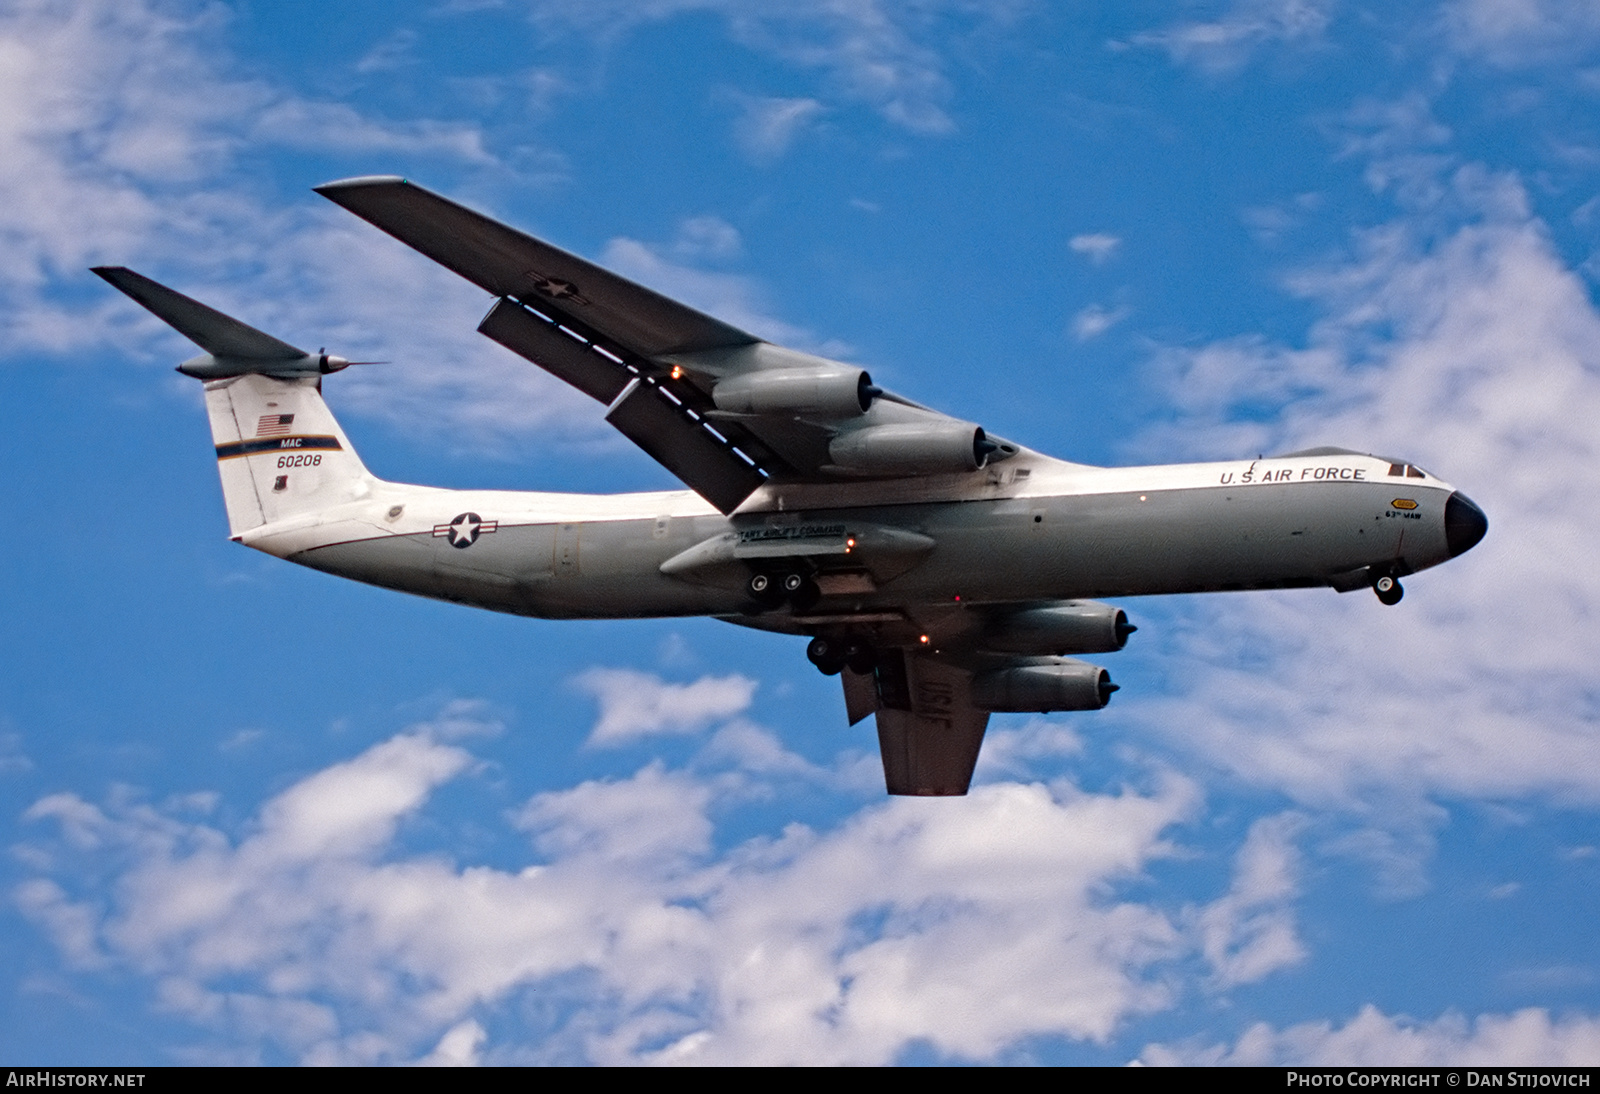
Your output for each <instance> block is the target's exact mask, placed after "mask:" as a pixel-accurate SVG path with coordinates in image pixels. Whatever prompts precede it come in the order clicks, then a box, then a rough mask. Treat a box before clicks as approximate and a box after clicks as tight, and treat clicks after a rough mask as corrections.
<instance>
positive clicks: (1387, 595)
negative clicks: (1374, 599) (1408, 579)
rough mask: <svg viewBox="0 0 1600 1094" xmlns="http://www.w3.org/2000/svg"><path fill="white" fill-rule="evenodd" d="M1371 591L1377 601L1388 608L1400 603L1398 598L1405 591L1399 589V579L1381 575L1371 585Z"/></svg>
mask: <svg viewBox="0 0 1600 1094" xmlns="http://www.w3.org/2000/svg"><path fill="white" fill-rule="evenodd" d="M1372 591H1373V592H1375V593H1377V594H1378V599H1379V600H1381V601H1383V602H1384V603H1385V604H1388V605H1389V606H1390V607H1393V606H1394V605H1396V604H1398V603H1400V598H1401V597H1402V596H1405V595H1406V591H1405V590H1404V589H1402V588H1401V587H1400V580H1399V578H1397V577H1395V576H1394V575H1393V574H1383V575H1382V576H1380V577H1379V578H1378V579H1377V580H1375V581H1373V583H1372Z"/></svg>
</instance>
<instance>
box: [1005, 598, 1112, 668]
mask: <svg viewBox="0 0 1600 1094" xmlns="http://www.w3.org/2000/svg"><path fill="white" fill-rule="evenodd" d="M1138 629H1139V628H1138V627H1135V626H1134V625H1133V624H1132V623H1129V622H1128V613H1127V612H1124V611H1123V610H1122V609H1121V608H1114V607H1112V606H1111V605H1110V604H1098V603H1096V602H1095V601H1093V600H1068V601H1066V602H1064V603H1061V604H1053V605H1050V606H1048V607H1043V608H1024V609H1023V610H1021V611H1018V612H1011V613H1009V614H1007V615H1003V616H999V617H998V618H996V619H994V620H993V621H992V622H991V623H990V624H989V626H988V627H987V628H986V629H985V630H984V632H983V637H982V643H983V648H984V649H988V650H994V651H996V652H997V653H1024V654H1031V655H1035V656H1039V655H1044V654H1052V655H1056V656H1060V655H1061V654H1067V653H1114V652H1116V651H1117V650H1120V649H1121V648H1122V647H1123V646H1126V645H1127V644H1128V635H1130V634H1132V633H1133V632H1134V631H1136V630H1138Z"/></svg>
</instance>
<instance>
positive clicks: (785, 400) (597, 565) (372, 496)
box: [95, 177, 1487, 794]
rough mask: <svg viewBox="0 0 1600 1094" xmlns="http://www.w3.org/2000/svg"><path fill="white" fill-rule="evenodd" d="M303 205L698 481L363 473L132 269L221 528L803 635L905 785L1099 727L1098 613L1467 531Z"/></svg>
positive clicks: (507, 249)
mask: <svg viewBox="0 0 1600 1094" xmlns="http://www.w3.org/2000/svg"><path fill="white" fill-rule="evenodd" d="M318 192H319V193H321V194H322V195H323V196H325V197H327V198H330V199H331V200H333V201H335V202H337V203H338V204H339V205H342V206H344V207H345V208H346V209H348V210H350V211H351V212H353V213H355V214H356V215H357V216H359V217H362V218H363V219H365V220H367V221H369V222H371V223H372V224H374V225H376V226H377V227H379V228H381V229H382V230H383V231H385V232H388V233H389V234H390V235H392V236H394V237H396V238H397V239H399V240H401V241H402V242H404V243H406V244H408V245H410V246H411V247H414V248H416V249H417V250H419V251H421V252H422V253H423V254H425V255H427V256H428V257H429V258H432V259H434V260H435V261H437V262H439V263H441V264H443V265H444V266H446V267H448V268H449V269H451V270H454V271H455V272H456V273H458V274H460V275H461V276H463V277H465V278H467V279H468V280H469V281H471V282H473V283H474V284H476V285H479V286H481V287H482V288H483V289H485V290H487V291H488V292H489V293H490V294H491V295H492V296H493V297H494V298H495V301H494V304H493V306H492V307H490V309H489V312H488V314H487V315H486V316H485V317H484V319H483V322H482V323H481V324H479V327H478V330H479V331H481V332H482V333H483V334H486V335H488V337H490V338H491V339H493V340H494V341H496V342H498V343H500V344H501V345H503V346H505V347H506V348H508V349H510V350H511V351H513V352H514V353H517V354H520V355H522V356H523V357H525V358H527V359H528V360H529V361H531V362H533V363H534V364H536V365H539V366H540V367H542V368H544V369H546V370H548V371H549V372H551V373H553V374H554V375H555V376H557V377H558V378H560V379H561V380H564V381H566V382H567V383H569V384H571V385H572V386H574V387H576V388H577V389H578V390H579V391H582V392H583V393H585V394H586V395H589V396H592V397H593V398H594V399H596V400H598V401H599V402H600V403H601V404H602V405H603V406H604V407H605V419H606V421H608V422H610V423H611V424H612V425H613V426H615V427H616V428H617V429H618V430H619V431H621V432H622V434H623V435H624V436H626V437H627V438H628V439H629V440H631V441H633V442H634V443H635V444H637V445H638V446H639V447H640V448H642V449H644V451H645V452H647V453H648V454H649V455H650V456H652V457H653V458H655V459H656V460H657V461H659V462H660V463H661V464H662V465H663V466H665V467H666V468H667V469H668V470H669V471H671V472H672V473H673V474H674V475H676V476H677V477H678V478H679V479H681V480H682V481H683V482H684V484H685V485H686V486H688V487H689V489H688V490H680V491H670V492H659V493H642V494H616V495H584V494H550V493H524V492H512V491H498V490H444V489H436V488H432V487H425V486H408V485H404V484H400V483H392V482H386V481H384V480H382V479H379V478H376V477H375V476H373V475H372V474H371V473H370V472H369V471H368V470H367V468H366V467H365V466H364V465H363V464H362V462H361V460H360V459H359V458H358V457H357V455H356V453H355V451H354V450H353V449H352V448H351V446H350V441H349V439H348V438H347V437H346V436H345V433H344V431H343V430H342V429H341V428H340V427H339V424H338V422H336V421H335V420H334V418H333V415H332V414H331V413H330V412H329V410H328V407H327V405H326V404H325V403H324V402H323V398H322V377H323V376H324V375H326V374H328V373H332V372H336V371H338V370H339V369H342V368H344V367H345V366H346V365H348V364H349V363H350V362H348V361H345V360H343V359H342V358H339V357H333V356H329V355H327V354H324V353H320V352H319V353H316V354H311V353H306V352H305V351H303V350H300V349H297V348H296V347H294V346H291V345H289V344H287V343H285V342H281V341H279V340H278V339H276V338H274V337H272V336H270V335H267V334H263V333H262V332H260V331H258V330H256V329H254V328H253V327H249V326H247V325H245V324H244V323H241V322H239V321H238V320H236V319H232V318H230V317H228V316H225V315H223V314H221V313H220V312H217V311H215V310H213V309H211V308H208V307H206V306H205V305H203V304H200V303H198V302H196V301H194V300H191V299H190V298H189V297H186V296H183V295H181V294H179V293H177V292H174V291H173V290H171V289H168V288H166V287H165V286H162V285H160V284H157V283H156V282H154V281H151V280H150V279H148V278H146V277H143V276H141V275H139V274H137V273H134V272H133V271H131V270H128V269H124V268H122V267H101V268H98V269H96V271H95V272H96V273H98V274H99V275H100V276H101V277H103V278H105V279H106V280H107V281H109V282H110V283H111V284H112V285H114V286H116V287H117V288H118V289H120V290H122V291H123V292H124V293H126V294H128V295H129V296H130V297H132V298H133V299H134V300H135V301H137V302H138V303H140V304H141V305H143V306H144V307H145V308H148V309H149V310H150V311H151V312H153V313H155V314H156V315H157V316H159V317H160V318H161V319H163V320H164V321H166V322H167V323H168V324H170V325H171V326H173V327H174V328H176V329H177V330H178V331H179V332H181V333H182V334H184V335H185V336H186V337H188V338H189V339H191V340H192V341H194V342H195V343H196V344H197V345H198V346H199V347H200V348H201V349H202V350H204V351H205V352H204V353H203V354H202V355H201V356H198V357H195V358H193V359H192V360H189V361H185V362H184V363H183V364H182V365H180V366H178V367H179V370H180V371H181V372H184V373H186V374H188V375H190V376H193V377H196V378H197V379H200V380H203V381H204V382H205V389H206V406H207V409H208V412H209V415H210V419H211V432H212V437H213V439H214V441H215V443H216V454H217V462H218V468H219V470H220V472H221V476H222V491H223V498H224V501H225V503H226V506H227V512H228V524H229V528H230V530H231V533H232V538H233V539H235V540H237V541H238V542H240V543H243V544H245V545H247V546H250V547H254V548H256V549H258V550H261V551H266V552H267V553H269V554H273V555H277V556H278V557H280V558H286V559H289V560H290V561H293V562H298V563H301V564H302V565H305V566H311V567H314V568H316V569H318V570H324V571H327V572H328V573H332V574H338V575H340V576H342V577H348V578H354V579H355V580H357V581H365V582H369V583H371V584H374V585H382V586H385V587H388V588H391V589H401V590H404V591H406V592H411V593H418V594H420V595H422V596H430V597H437V598H440V599H445V600H453V601H458V602H461V603H463V604H472V605H476V606H478V607H483V608H491V609H494V610H496V611H502V612H511V613H514V614H518V615H528V616H537V617H541V618H552V619H580V618H583V619H599V618H605V619H620V618H643V617H659V616H693V615H708V616H714V617H716V618H718V619H723V620H727V621H728V622H731V623H738V624H741V625H743V626H748V627H758V628H762V629H765V630H771V631H779V632H784V633H789V634H797V635H806V636H809V637H810V640H811V641H810V645H809V646H808V647H807V654H808V656H809V657H810V658H811V660H812V662H813V663H815V664H816V666H817V667H818V668H819V669H821V670H822V671H823V672H825V673H829V674H836V675H839V676H840V678H841V679H842V680H843V682H844V696H845V707H846V710H847V713H848V716H849V719H850V722H851V723H852V724H854V723H856V722H858V721H860V720H861V719H863V718H865V717H867V716H868V715H869V714H871V715H875V716H876V721H877V728H878V741H879V746H880V748H881V751H882V756H883V771H884V776H885V779H886V781H887V784H888V789H889V792H890V793H891V794H962V793H965V792H966V790H967V786H968V783H969V782H970V780H971V778H972V770H973V765H974V764H975V763H976V762H977V757H978V749H979V746H980V745H981V743H982V741H983V733H984V728H985V726H986V725H987V723H988V718H989V714H990V712H992V711H1061V710H1094V709H1098V708H1100V707H1103V706H1104V705H1105V704H1106V701H1107V700H1108V699H1109V698H1110V696H1111V693H1112V692H1113V691H1114V690H1115V685H1113V684H1112V683H1111V679H1110V677H1109V676H1108V675H1107V673H1106V671H1105V670H1104V669H1103V668H1100V667H1098V666H1096V665H1092V664H1088V663H1086V662H1084V661H1079V660H1076V659H1074V657H1073V656H1072V655H1076V654H1094V653H1108V652H1111V651H1114V650H1118V649H1121V648H1122V646H1123V644H1124V643H1125V642H1126V641H1127V638H1128V634H1129V632H1131V631H1132V630H1133V629H1134V628H1133V627H1132V626H1130V625H1129V623H1128V619H1127V616H1126V615H1125V614H1124V612H1123V611H1122V610H1121V609H1120V608H1117V607H1114V606H1112V605H1109V604H1103V603H1098V602H1097V601H1096V600H1095V599H1093V598H1098V597H1125V596H1142V595H1151V594H1164V593H1198V592H1212V591H1218V590H1231V589H1282V588H1291V587H1301V586H1329V587H1332V588H1334V589H1337V590H1339V591H1341V592H1346V591H1350V590H1354V589H1360V588H1366V587H1370V588H1372V589H1373V590H1374V591H1375V592H1376V593H1377V596H1378V598H1379V599H1380V600H1382V601H1383V602H1384V603H1385V604H1394V603H1396V602H1397V601H1399V599H1400V596H1401V592H1402V590H1401V587H1400V583H1399V582H1400V578H1402V577H1404V576H1405V575H1407V574H1410V573H1414V572H1415V571H1418V570H1422V569H1426V568H1427V567H1430V566H1436V565H1438V564H1439V563H1441V562H1444V561H1445V560H1447V559H1450V558H1453V557H1454V556H1456V555H1459V554H1461V553H1462V552H1463V551H1466V550H1468V549H1469V548H1471V547H1472V546H1473V545H1474V544H1476V543H1477V542H1478V541H1479V540H1480V539H1481V538H1483V535H1484V532H1485V530H1486V529H1487V521H1486V519H1485V517H1484V514H1483V512H1482V511H1481V510H1480V509H1479V508H1478V507H1477V506H1476V505H1474V504H1473V503H1472V502H1471V501H1470V500H1468V499H1467V498H1466V497H1465V496H1463V495H1462V494H1460V493H1459V492H1457V491H1456V490H1454V489H1453V488H1452V487H1450V486H1449V485H1448V484H1446V483H1444V482H1442V481H1441V480H1439V479H1437V478H1435V477H1434V476H1433V475H1431V474H1428V473H1426V472H1424V471H1423V470H1421V469H1420V468H1418V467H1417V466H1416V465H1414V464H1412V463H1410V462H1409V461H1407V460H1404V459H1395V458H1389V457H1377V456H1369V455H1363V454H1361V453H1358V452H1352V451H1348V450H1345V449H1339V448H1317V449H1309V450H1307V451H1303V452H1292V453H1288V454H1286V455H1282V456H1274V457H1271V458H1266V459H1255V460H1237V461H1231V462H1225V463H1204V464H1180V465H1170V466H1159V467H1124V468H1102V467H1090V466H1086V465H1083V464H1076V463H1067V462H1065V461H1062V460H1058V459H1053V458H1051V457H1048V456H1045V455H1042V454H1040V453H1038V452H1033V451H1031V450H1029V449H1027V448H1024V447H1022V446H1021V445H1017V444H1013V443H1012V442H1010V441H1007V440H1002V439H1001V438H999V437H996V436H992V435H991V434H989V433H987V432H986V431H985V430H984V429H983V428H981V427H980V426H979V425H977V424H976V423H973V422H967V421H962V420H959V419H956V418H952V417H949V416H948V415H945V414H940V413H938V412H937V411H934V410H930V409H928V408H927V407H924V406H921V405H919V404H917V403H915V402H912V401H911V400H909V399H907V398H904V397H902V396H900V395H898V394H895V393H892V392H889V391H885V390H883V389H881V388H880V387H878V386H877V385H876V384H874V383H873V382H872V378H871V377H870V376H869V375H868V374H867V373H866V371H864V370H863V369H861V368H858V367H856V366H854V365H848V364H843V363H840V362H838V361H830V360H826V359H824V358H821V357H816V356H813V355H810V354H806V353H800V352H797V351H795V350H790V349H785V348H783V347H781V346H777V345H773V344H771V343H769V342H766V341H763V340H762V339H760V338H757V337H755V336H754V335H751V334H748V333H746V332H745V331H742V330H739V329H738V328H736V327H733V326H730V325H728V324H727V323H724V322H721V321H719V320H717V319H714V318H712V317H711V316H708V315H705V314H703V313H701V312H699V311H696V310H695V309H693V308H690V307H686V306H685V305H683V304H680V303H677V302H676V301H673V300H670V299H668V298H666V297H664V296H662V295H660V294H659V293H656V292H653V291H651V290H650V289H647V288H644V287H643V286H640V285H637V284H635V283H633V282H632V281H629V280H627V279H626V278H623V277H619V276H618V275H616V274H614V273H611V272H610V271H608V270H605V269H602V268H601V267H599V266H596V265H594V264H592V263H590V262H587V261H585V260H583V259H581V258H578V257H577V256H575V255H572V254H569V253H567V252H566V251H563V250H560V249H559V248H556V247H553V246H551V245H550V244H548V243H545V242H542V241H541V240H538V239H535V238H533V237H532V236H529V235H526V234H524V233H522V232H519V231H517V230H516V229H514V228H510V227H507V226H506V225H503V224H499V223H497V222H495V221H494V220H491V219H489V218H488V217H485V216H483V215H481V214H479V213H476V212H474V211H472V210H470V209H467V208H464V207H462V206H460V205H457V204H456V203H454V202H452V201H449V200H447V199H445V198H443V197H440V196H438V195H437V194H433V193H430V192H429V191H427V190H425V189H422V188H421V187H419V186H416V185H414V184H412V183H410V182H407V181H405V180H403V179H399V178H388V177H383V178H358V179H349V180H346V181H343V182H334V183H329V184H328V185H326V186H322V187H318Z"/></svg>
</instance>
